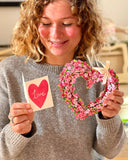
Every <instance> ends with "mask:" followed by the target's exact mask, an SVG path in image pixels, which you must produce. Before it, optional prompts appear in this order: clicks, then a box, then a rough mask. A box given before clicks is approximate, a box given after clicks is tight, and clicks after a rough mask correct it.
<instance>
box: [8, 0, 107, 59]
mask: <svg viewBox="0 0 128 160" xmlns="http://www.w3.org/2000/svg"><path fill="white" fill-rule="evenodd" d="M54 1H56V0H26V1H24V2H23V3H22V4H21V11H20V18H19V20H18V22H17V24H16V26H15V28H14V31H13V38H12V42H11V46H12V51H13V52H14V54H16V55H19V56H21V55H26V56H27V57H28V58H30V57H31V58H33V59H34V60H35V61H37V62H40V61H41V62H43V60H44V59H45V58H44V57H45V54H44V51H45V47H44V46H43V44H42V43H41V41H40V36H39V33H38V24H39V22H40V18H41V16H42V13H43V9H44V7H45V6H46V5H48V4H49V3H51V2H54ZM67 1H69V2H70V4H71V11H72V13H73V14H74V15H75V16H78V18H79V22H78V25H80V26H81V29H82V37H81V40H80V42H79V44H78V46H77V48H76V51H75V54H74V57H86V55H87V54H89V53H90V52H91V49H92V48H93V50H94V51H95V53H98V52H99V50H100V49H101V47H102V46H103V42H104V41H103V32H102V19H101V16H100V14H99V11H98V9H97V5H96V2H95V0H67Z"/></svg>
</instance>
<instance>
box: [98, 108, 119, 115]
mask: <svg viewBox="0 0 128 160" xmlns="http://www.w3.org/2000/svg"><path fill="white" fill-rule="evenodd" d="M101 111H102V114H103V116H106V117H113V116H115V115H117V114H118V113H119V111H120V107H119V108H116V109H111V108H109V107H104V108H102V110H101Z"/></svg>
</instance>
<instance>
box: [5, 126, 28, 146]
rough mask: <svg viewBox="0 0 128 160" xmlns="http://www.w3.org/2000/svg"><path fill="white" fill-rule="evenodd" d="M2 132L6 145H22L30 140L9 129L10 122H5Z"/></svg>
mask: <svg viewBox="0 0 128 160" xmlns="http://www.w3.org/2000/svg"><path fill="white" fill-rule="evenodd" d="M4 134H5V135H6V136H5V139H6V141H7V143H8V145H9V144H10V145H15V146H17V147H18V146H21V148H22V146H24V145H25V144H26V143H28V142H29V141H30V139H31V138H26V137H24V136H22V135H21V134H19V133H16V132H14V131H13V130H12V129H11V125H10V124H7V125H6V126H5V128H4Z"/></svg>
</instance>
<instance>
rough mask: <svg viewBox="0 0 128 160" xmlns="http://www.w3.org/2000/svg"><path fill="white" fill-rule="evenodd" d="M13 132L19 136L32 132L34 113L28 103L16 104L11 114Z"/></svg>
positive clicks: (12, 107) (11, 109)
mask: <svg viewBox="0 0 128 160" xmlns="http://www.w3.org/2000/svg"><path fill="white" fill-rule="evenodd" d="M9 119H10V124H11V127H12V130H13V131H14V132H17V133H19V134H27V133H29V132H30V131H31V128H32V122H33V119H34V112H33V110H32V108H31V106H30V104H28V103H14V104H13V105H12V106H11V108H10V114H9Z"/></svg>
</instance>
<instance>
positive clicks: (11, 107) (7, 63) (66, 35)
mask: <svg viewBox="0 0 128 160" xmlns="http://www.w3.org/2000/svg"><path fill="white" fill-rule="evenodd" d="M103 43H104V41H103V32H102V20H101V17H100V14H99V12H98V9H97V6H96V3H95V0H25V1H24V2H23V3H22V4H21V11H20V17H19V20H18V22H17V24H16V26H15V28H14V31H13V38H12V43H11V47H12V50H13V52H14V54H15V55H14V56H11V57H8V58H7V59H4V60H3V61H2V62H1V63H0V151H1V152H0V159H2V160H8V159H13V160H23V159H24V160H28V159H31V160H35V159H38V160H79V159H82V160H92V159H93V160H104V157H108V158H113V157H115V156H116V155H117V154H118V153H119V152H120V150H121V149H122V147H123V145H124V143H125V140H126V135H125V131H124V128H123V124H122V121H121V119H120V117H119V115H118V113H119V111H120V108H121V104H122V102H123V93H122V92H121V91H119V90H113V92H111V93H108V94H107V97H105V99H104V102H105V104H106V106H102V109H101V111H100V112H98V113H97V114H95V115H94V114H93V115H92V116H89V117H87V118H86V119H84V120H83V121H79V120H77V119H76V118H75V117H74V114H73V113H72V112H71V111H70V109H69V108H68V105H67V104H66V103H65V102H64V101H63V99H62V97H61V93H60V91H59V87H58V85H59V77H60V73H61V72H62V70H63V69H65V67H64V65H66V64H67V63H70V62H71V61H72V60H73V59H75V61H74V62H79V61H80V60H82V61H85V63H83V66H86V65H87V66H89V60H88V58H87V57H88V55H89V54H90V53H91V51H92V50H94V51H95V53H98V52H99V51H100V49H101V47H102V45H103ZM78 60H79V61H78ZM25 62H26V63H25ZM85 64H86V65H85ZM95 64H96V63H95ZM74 66H75V67H73V68H71V69H75V68H79V67H78V66H79V63H74ZM83 68H84V67H83ZM69 72H70V71H69ZM93 72H95V71H93ZM90 74H91V73H90V70H88V74H86V76H87V78H88V79H90ZM94 75H95V74H94ZM46 76H47V77H48V81H46V83H44V82H45V81H41V83H38V85H39V86H37V83H36V82H37V81H38V79H39V78H41V77H42V78H44V77H46ZM64 76H65V77H64V78H66V79H67V81H69V82H70V81H71V80H70V78H71V77H72V76H73V75H71V76H68V75H67V74H66V73H65V74H64ZM23 77H24V79H25V83H23ZM95 78H97V77H96V76H95ZM77 80H78V81H76V83H75V85H76V86H75V89H76V92H78V93H79V95H80V97H82V100H83V102H84V103H85V105H87V104H89V103H91V102H94V100H95V99H96V98H98V97H99V95H100V92H102V91H103V85H102V84H101V83H100V82H98V83H95V84H94V85H93V86H92V87H91V88H90V89H89V90H88V89H87V88H86V82H85V81H83V80H84V79H82V78H81V79H77ZM90 80H91V79H90ZM90 80H89V81H88V82H90ZM31 81H32V83H31ZM33 81H34V82H35V81H36V82H35V83H36V85H35V83H34V82H33ZM48 82H49V83H48ZM26 83H29V87H30V88H29V87H28V88H27V87H25V86H26V85H25V84H26ZM62 83H63V82H62ZM65 83H66V82H65ZM32 84H33V85H32ZM47 84H48V85H47ZM40 86H41V88H40ZM31 87H32V88H31ZM24 88H25V89H24ZM35 88H36V91H37V92H35V90H34V89H35ZM37 88H40V89H39V90H38V89H37ZM70 88H71V86H70ZM72 88H73V87H72ZM24 90H25V93H24ZM49 91H51V93H50V92H49ZM69 92H73V91H69ZM45 93H47V94H45ZM49 93H50V94H49ZM48 94H49V95H50V96H49V97H50V98H48V99H47V100H48V102H52V105H51V106H52V107H50V108H47V109H46V106H45V109H44V108H42V109H41V110H38V111H36V112H34V109H33V103H32V102H34V103H35V104H37V105H38V104H39V103H40V102H42V99H43V98H44V99H46V97H47V95H48ZM67 94H69V95H70V93H67ZM26 95H28V96H29V98H28V99H31V101H29V102H28V100H27V102H26V99H27V98H26V97H25V96H26ZM40 97H41V99H40ZM72 101H73V102H74V103H75V99H72ZM40 104H41V103H40ZM44 105H45V104H44ZM78 105H81V104H80V103H79V104H78ZM40 106H41V107H42V104H41V105H39V107H38V108H40ZM81 107H82V105H81ZM92 110H93V106H92Z"/></svg>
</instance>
